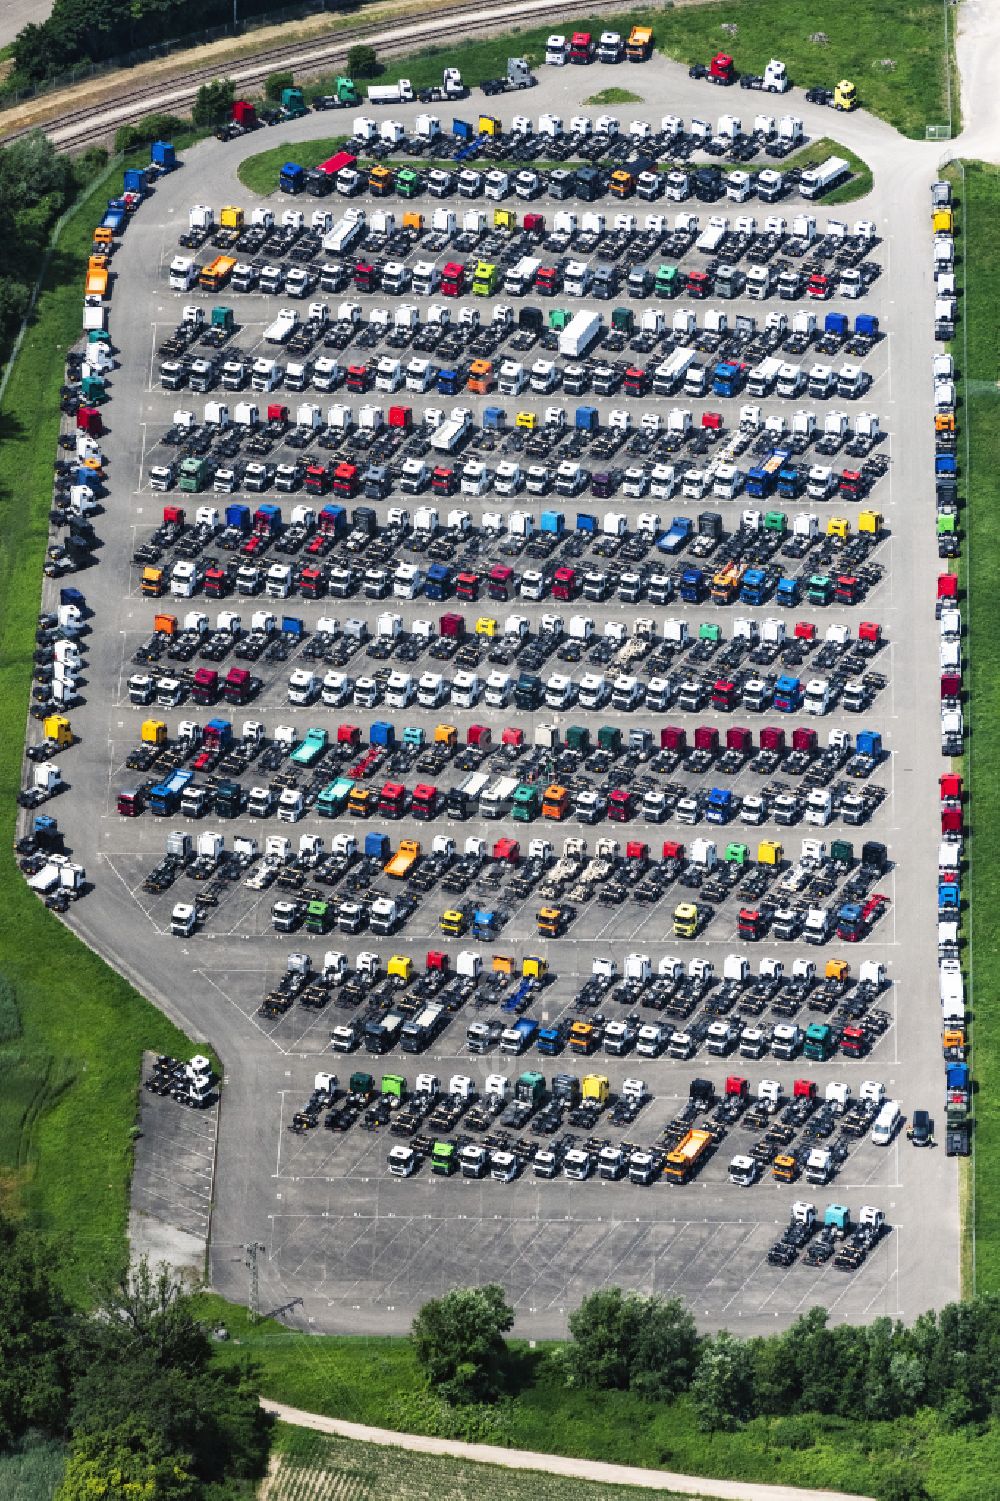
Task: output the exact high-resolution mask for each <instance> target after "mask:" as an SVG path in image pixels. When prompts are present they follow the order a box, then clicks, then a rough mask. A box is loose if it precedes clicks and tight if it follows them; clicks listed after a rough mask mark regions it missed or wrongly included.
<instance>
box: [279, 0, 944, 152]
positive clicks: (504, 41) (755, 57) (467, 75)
mask: <svg viewBox="0 0 1000 1501" xmlns="http://www.w3.org/2000/svg"><path fill="white" fill-rule="evenodd" d="M953 15H954V13H952V24H953ZM947 20H948V11H947V8H945V7H943V6H942V5H941V3H940V0H850V3H848V4H845V3H844V0H812V3H810V4H804V3H803V0H724V3H720V4H715V5H683V6H678V7H677V8H676V9H675V8H674V7H672V6H671V7H670V8H668V9H666V10H652V11H650V10H648V9H647V10H636V11H629V12H617V13H615V14H612V15H593V16H588V17H579V18H574V20H573V25H572V28H567V29H572V30H574V31H591V32H595V33H597V34H600V32H602V31H607V30H614V31H619V32H621V33H622V35H624V36H627V35H628V32H629V30H630V29H631V27H632V25H633V24H635V23H645V24H650V25H652V27H653V30H654V33H655V38H656V45H657V47H659V48H660V49H661V50H662V51H663V52H666V53H668V54H669V55H670V56H671V57H675V58H677V59H678V60H679V61H680V62H683V63H693V62H707V61H708V60H709V58H710V57H712V56H713V55H714V53H716V52H719V51H723V52H729V53H731V54H732V55H733V57H734V58H735V60H736V66H737V68H738V69H740V70H741V71H743V72H750V73H762V72H763V71H764V68H765V66H766V64H767V62H768V61H769V59H770V58H772V57H775V56H778V57H781V58H782V59H783V60H784V61H785V62H786V63H787V65H788V71H789V74H790V76H791V78H792V80H793V82H794V83H796V84H800V85H802V86H803V87H804V88H811V87H812V86H813V85H815V84H822V85H825V86H827V87H829V88H832V87H833V85H834V84H835V83H836V82H837V81H838V79H841V78H853V79H854V81H855V83H856V84H857V85H858V92H859V94H860V97H861V103H862V105H863V107H864V108H865V109H868V110H871V112H872V113H873V114H876V115H881V116H882V118H883V119H885V120H888V121H889V123H890V124H891V125H895V126H896V128H897V130H900V131H902V132H903V134H904V135H910V136H919V137H922V136H923V134H924V129H925V126H927V125H928V124H935V125H939V124H946V123H947V120H948V103H947V99H948V85H949V74H951V76H952V79H954V66H953V60H952V57H951V45H950V44H951V35H950V34H949V38H948V43H947V44H946V41H945V24H946V21H947ZM727 27H728V28H735V32H734V31H733V30H727V29H726V28H727ZM548 34H549V28H548V27H537V28H535V29H533V30H524V31H518V30H515V31H512V32H507V33H506V34H505V35H503V36H498V37H489V38H486V39H484V40H472V41H467V42H463V44H462V52H461V60H460V63H461V69H462V77H463V78H464V79H465V81H466V83H468V84H471V85H475V84H478V83H481V82H482V81H483V79H485V78H494V77H497V76H499V75H502V74H504V73H505V72H506V68H507V58H508V57H509V56H510V55H511V53H512V52H517V53H523V54H524V55H525V56H526V57H527V58H528V60H529V62H531V63H532V65H537V64H538V63H539V62H540V61H541V60H542V58H543V57H544V55H545V41H546V38H547V36H548ZM812 37H825V38H826V41H825V42H824V41H812V40H810V38H812ZM453 61H454V52H453V50H452V49H449V48H447V47H434V48H429V49H427V50H426V51H423V52H419V53H417V54H416V55H415V56H414V57H409V58H405V59H402V60H397V59H395V58H393V59H392V60H391V61H388V62H387V63H386V67H385V74H386V77H389V78H400V77H403V78H409V79H410V81H411V82H412V83H413V85H414V87H415V88H425V87H428V86H429V85H431V84H435V83H440V82H441V70H442V68H443V67H445V66H446V65H447V64H449V63H452V62H453ZM890 64H891V66H889V65H890ZM621 74H622V76H623V78H625V77H627V78H628V81H629V83H635V84H636V85H637V86H639V87H641V85H642V77H643V74H642V69H641V67H639V68H632V67H630V66H629V65H628V64H622V65H621ZM600 76H605V70H604V69H602V70H601V75H600ZM329 83H330V80H329V79H325V80H323V81H321V82H320V83H318V84H317V85H315V88H312V87H311V88H310V89H309V91H308V92H309V93H314V92H315V93H327V92H329ZM705 90H706V95H707V96H710V97H711V98H712V99H713V100H714V98H715V96H716V93H717V92H718V91H716V90H713V89H712V87H711V85H709V84H706V85H705ZM722 92H724V91H722ZM952 96H953V101H954V114H955V120H954V131H955V133H956V134H957V132H958V130H959V129H960V120H959V118H958V92H957V87H955V86H954V83H953V87H952ZM529 97H530V96H529ZM735 97H736V98H737V99H739V100H740V102H741V103H742V102H744V101H747V100H749V101H751V102H752V101H753V100H754V98H755V97H756V96H755V95H753V94H749V95H747V94H743V93H742V92H741V91H740V90H736V93H735ZM609 102H610V101H609ZM620 102H621V103H626V102H628V101H626V100H621V101H620ZM707 107H708V108H712V107H713V106H712V105H711V104H709V105H707ZM746 107H748V106H746ZM459 108H460V107H459ZM751 113H753V111H752V110H751Z"/></svg>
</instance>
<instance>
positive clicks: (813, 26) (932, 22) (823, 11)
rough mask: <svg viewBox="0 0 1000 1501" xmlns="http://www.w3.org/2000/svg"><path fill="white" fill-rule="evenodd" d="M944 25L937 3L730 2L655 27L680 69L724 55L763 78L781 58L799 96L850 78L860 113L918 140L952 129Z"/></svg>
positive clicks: (661, 16)
mask: <svg viewBox="0 0 1000 1501" xmlns="http://www.w3.org/2000/svg"><path fill="white" fill-rule="evenodd" d="M945 17H946V10H945V8H944V7H942V5H941V4H940V0H850V3H849V4H844V3H843V0H812V3H811V4H809V5H803V4H802V0H726V3H723V4H718V5H691V6H689V5H685V6H680V7H678V8H677V9H669V10H666V11H660V12H657V13H655V14H654V15H653V17H652V24H653V26H654V28H655V32H656V43H657V46H658V47H661V48H662V49H663V51H664V52H668V53H669V54H670V55H671V57H676V58H678V59H679V60H680V61H681V62H685V63H693V62H708V60H709V59H710V58H711V57H712V56H713V55H714V54H715V53H716V52H728V53H731V54H732V56H733V58H734V59H735V62H736V66H737V68H738V69H740V70H741V71H742V72H748V73H762V72H763V71H764V68H765V67H766V65H767V63H768V60H769V59H770V58H772V57H780V58H781V59H782V60H783V61H784V62H785V63H786V64H787V66H788V72H789V76H790V78H791V79H792V82H793V83H795V84H798V85H801V86H802V87H804V88H812V87H813V86H814V85H824V86H825V87H827V88H832V87H833V85H834V84H835V83H836V82H837V80H838V79H840V78H852V79H853V80H854V82H855V83H856V84H857V86H858V94H859V96H860V101H861V105H862V107H863V108H864V109H867V110H871V112H872V113H873V114H875V115H881V116H882V118H883V119H885V120H888V121H889V123H890V124H891V125H895V127H896V129H897V130H900V131H902V133H903V134H904V135H909V136H921V137H922V136H923V134H924V127H925V126H926V125H928V124H943V123H947V120H948V106H947V94H948V75H949V69H950V67H951V60H950V48H948V47H946V46H945V32H944V26H945ZM726 28H731V29H726ZM814 36H825V37H826V38H827V41H826V42H825V43H824V42H816V41H811V40H810V38H811V37H814ZM887 62H891V63H892V64H893V66H892V67H886V66H883V64H885V63H887ZM706 88H707V89H708V90H709V91H710V92H713V93H714V92H716V91H713V90H712V89H711V85H706ZM718 92H722V93H724V92H725V91H724V90H720V91H718ZM736 97H737V98H740V97H741V95H740V92H739V91H737V93H736ZM754 97H755V96H754V95H753V94H750V95H745V94H744V95H742V99H751V100H752V99H753V98H754ZM954 98H955V115H956V118H955V132H956V133H957V132H958V130H959V128H960V122H959V120H958V117H957V116H958V108H957V102H958V101H957V94H955V96H954ZM710 108H711V106H710ZM751 113H752V111H751Z"/></svg>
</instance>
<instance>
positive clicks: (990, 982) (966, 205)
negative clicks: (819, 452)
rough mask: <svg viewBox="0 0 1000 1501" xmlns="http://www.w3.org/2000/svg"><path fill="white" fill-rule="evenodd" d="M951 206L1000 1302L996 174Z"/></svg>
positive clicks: (976, 1003)
mask: <svg viewBox="0 0 1000 1501" xmlns="http://www.w3.org/2000/svg"><path fill="white" fill-rule="evenodd" d="M950 175H951V177H952V180H953V182H954V184H955V193H956V199H957V201H958V224H959V232H960V238H959V241H958V247H957V249H958V266H957V271H958V276H959V281H960V283H961V285H962V286H963V287H964V302H960V303H959V315H960V322H959V323H958V326H957V333H958V337H957V339H956V340H955V343H954V345H953V346H952V352H953V354H954V356H955V363H956V366H957V368H958V371H959V374H960V376H961V384H960V388H959V392H960V407H959V413H958V421H959V434H960V436H959V463H960V467H961V468H963V469H964V477H963V483H962V491H963V495H964V499H965V503H966V507H967V509H966V511H965V513H964V521H965V531H966V543H965V547H964V557H963V560H962V565H961V567H960V570H959V576H960V579H961V581H962V587H963V591H964V592H966V594H967V599H966V602H965V605H964V609H965V621H964V624H965V630H966V637H967V645H966V650H967V654H968V655H967V667H966V684H967V687H968V689H969V695H970V702H969V707H968V710H967V716H968V717H967V724H968V726H969V729H970V735H969V738H968V740H967V748H966V755H965V758H964V767H963V770H964V773H965V777H966V782H967V786H968V789H969V795H970V805H971V810H972V817H971V830H972V833H971V838H970V839H969V841H968V845H967V854H968V856H969V865H968V871H967V874H966V877H965V893H964V895H965V899H966V902H967V904H968V905H967V911H966V933H967V936H968V938H969V942H970V949H971V955H970V964H971V968H970V993H971V1008H972V1013H973V1027H972V1041H973V1045H974V1050H975V1051H974V1073H975V1078H976V1096H975V1117H976V1130H975V1138H974V1140H975V1158H974V1163H973V1168H972V1172H973V1174H974V1189H975V1194H974V1206H975V1207H974V1220H972V1221H971V1222H970V1223H968V1224H967V1231H968V1232H969V1233H970V1234H971V1235H973V1236H974V1251H975V1282H974V1287H972V1286H970V1288H969V1291H973V1290H975V1291H979V1292H996V1291H998V1290H1000V1097H998V1074H1000V910H998V908H997V905H996V891H997V883H998V882H1000V848H998V837H997V836H998V831H1000V733H998V729H997V726H998V724H1000V675H998V672H997V663H998V661H1000V619H998V618H997V612H996V598H997V592H998V590H1000V554H998V551H997V546H996V535H995V534H996V520H995V517H996V507H997V493H998V485H997V479H996V476H997V474H998V473H1000V424H998V418H1000V388H998V386H997V375H998V368H1000V317H998V313H997V308H998V306H1000V264H998V263H997V259H996V251H995V246H994V243H993V233H994V225H995V223H996V216H997V214H998V212H1000V173H998V172H997V169H996V168H995V167H987V166H984V165H983V164H982V163H979V162H975V163H967V164H966V171H965V176H964V180H963V175H962V171H961V169H960V168H955V169H953V171H952V172H951V173H950Z"/></svg>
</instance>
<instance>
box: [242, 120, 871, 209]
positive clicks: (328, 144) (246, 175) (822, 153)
mask: <svg viewBox="0 0 1000 1501" xmlns="http://www.w3.org/2000/svg"><path fill="white" fill-rule="evenodd" d="M348 143H349V137H348V136H342V135H341V136H320V137H318V138H317V139H316V140H315V141H296V142H292V141H287V142H286V143H285V144H284V145H281V146H271V147H270V148H269V149H268V150H267V151H261V152H259V153H258V154H257V155H256V156H248V157H245V158H244V159H243V161H241V162H240V165H239V167H238V168H237V169H236V173H237V176H238V177H239V180H240V182H241V183H242V184H243V186H244V187H245V188H247V189H249V191H250V192H251V193H257V194H259V195H261V196H262V197H266V196H267V195H268V194H270V193H274V192H277V188H278V173H279V172H280V171H281V168H282V167H283V166H284V164H285V162H287V161H289V160H292V161H296V162H298V164H299V166H300V167H306V168H309V167H315V166H318V164H319V163H320V162H322V161H326V159H327V157H329V156H332V155H333V154H334V152H335V151H340V150H342V149H343V147H344V146H345V145H347V144H348ZM834 155H836V156H842V157H843V158H844V159H845V161H847V162H849V163H850V166H851V170H852V171H853V172H854V174H855V175H854V177H853V178H852V179H851V181H850V182H847V183H845V184H844V186H843V187H841V188H835V189H834V191H833V192H832V193H829V194H828V195H827V196H826V197H825V198H824V199H823V200H822V204H823V206H824V207H827V208H832V207H833V206H834V205H835V204H838V203H852V202H854V200H855V199H857V198H863V197H864V196H865V194H866V193H870V192H871V187H872V171H871V168H870V167H869V165H868V163H867V162H863V161H862V160H861V158H860V157H859V156H856V155H855V154H854V152H853V151H848V149H847V147H846V146H841V145H840V143H839V142H838V141H834V140H832V139H831V138H830V137H829V136H821V137H820V139H819V140H817V141H810V143H809V145H808V146H805V147H804V148H803V149H802V150H801V151H796V152H794V153H793V154H792V155H791V156H789V157H787V158H786V160H785V161H784V162H783V164H782V165H783V166H784V167H801V166H804V165H805V163H806V162H816V161H822V160H823V159H824V158H825V157H828V156H834ZM362 165H365V163H364V162H363V161H362ZM368 165H370V163H369V164H368ZM389 165H390V166H391V165H398V164H394V163H392V162H390V163H389ZM417 165H418V167H419V168H422V169H423V170H424V171H426V170H427V169H428V168H430V167H453V166H454V162H451V161H448V160H442V161H431V160H424V159H421V161H420V162H418V163H417ZM489 165H490V166H491V167H493V166H496V167H503V166H507V167H510V168H512V169H513V170H516V171H519V170H520V168H521V166H522V165H523V163H520V162H490V163H489ZM535 165H536V166H538V167H541V168H545V167H556V166H559V167H572V166H574V165H575V166H579V165H580V163H579V162H576V163H573V162H536V163H535ZM722 168H723V171H729V172H732V171H735V170H736V168H735V166H734V165H733V164H732V163H729V162H723V163H722ZM663 170H664V171H666V170H667V168H666V167H664V168H663ZM512 201H515V200H512ZM419 206H420V200H418V201H417V207H418V208H419Z"/></svg>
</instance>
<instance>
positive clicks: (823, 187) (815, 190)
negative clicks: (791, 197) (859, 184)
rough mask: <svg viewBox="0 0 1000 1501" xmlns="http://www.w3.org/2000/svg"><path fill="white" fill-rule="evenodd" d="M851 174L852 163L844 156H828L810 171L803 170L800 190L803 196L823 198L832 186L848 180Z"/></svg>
mask: <svg viewBox="0 0 1000 1501" xmlns="http://www.w3.org/2000/svg"><path fill="white" fill-rule="evenodd" d="M850 175H851V167H850V163H849V162H847V161H845V160H844V158H843V157H842V156H828V157H827V159H826V161H825V162H821V163H820V165H819V166H818V167H813V168H812V169H811V170H810V171H807V172H803V174H802V176H801V178H800V179H799V192H800V193H801V194H802V196H803V198H821V197H822V196H823V194H824V193H828V192H830V190H831V188H835V187H837V186H838V185H839V184H840V183H842V182H846V181H847V179H848V178H849V177H850Z"/></svg>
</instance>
